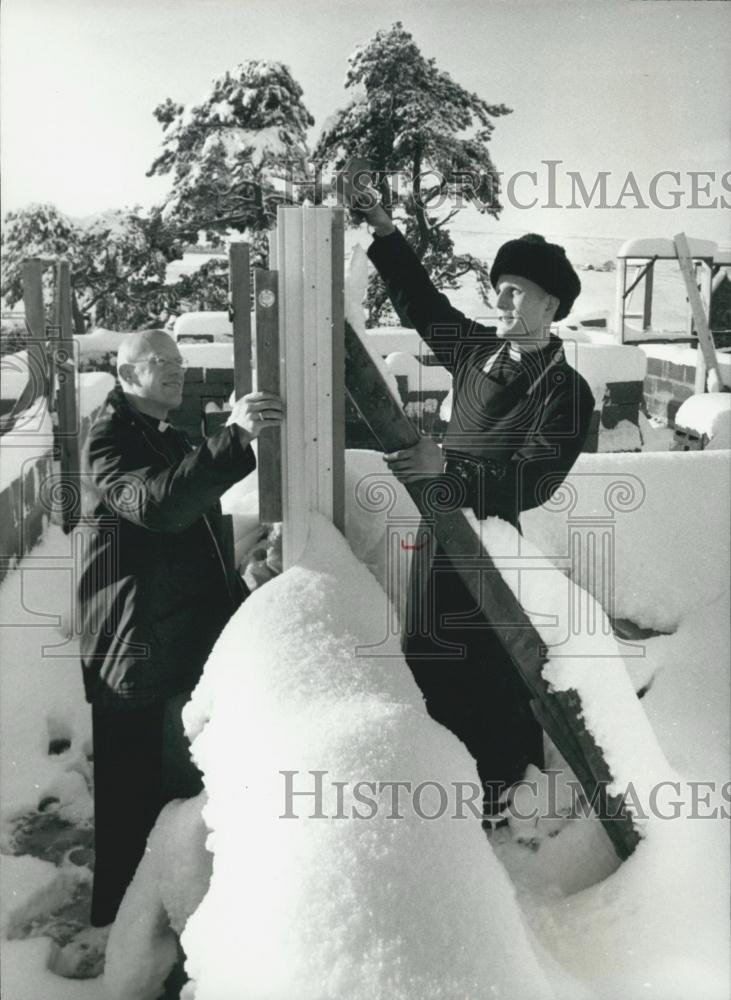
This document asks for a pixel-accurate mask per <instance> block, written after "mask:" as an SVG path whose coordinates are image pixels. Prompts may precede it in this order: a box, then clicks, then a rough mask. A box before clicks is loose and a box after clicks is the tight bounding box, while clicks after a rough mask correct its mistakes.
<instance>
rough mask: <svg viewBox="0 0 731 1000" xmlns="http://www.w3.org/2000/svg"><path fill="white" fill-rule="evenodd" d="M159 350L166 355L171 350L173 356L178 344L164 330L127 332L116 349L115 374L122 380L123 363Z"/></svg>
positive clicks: (146, 356)
mask: <svg viewBox="0 0 731 1000" xmlns="http://www.w3.org/2000/svg"><path fill="white" fill-rule="evenodd" d="M161 351H162V352H163V353H164V354H165V355H166V356H167V355H168V354H169V353H171V352H172V354H173V355H175V356H177V353H178V345H177V344H176V343H175V341H174V340H173V338H172V337H171V336H170V334H169V333H165V331H164V330H137V331H136V332H135V333H128V334H127V336H126V337H125V338H124V340H123V341H122V343H121V344H120V345H119V350H118V351H117V374H118V375H119V377H120V379H122V381H124V377H123V375H122V373H121V371H120V369H121V368H122V366H123V365H128V364H133V363H134V362H135V361H141V360H142V359H143V358H149V357H150V356H151V355H153V354H159V353H160V352H161Z"/></svg>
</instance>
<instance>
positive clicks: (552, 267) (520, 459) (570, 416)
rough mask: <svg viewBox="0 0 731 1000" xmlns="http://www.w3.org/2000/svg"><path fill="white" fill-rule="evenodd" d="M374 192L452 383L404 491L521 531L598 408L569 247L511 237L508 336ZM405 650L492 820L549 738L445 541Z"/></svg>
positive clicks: (391, 275) (503, 276)
mask: <svg viewBox="0 0 731 1000" xmlns="http://www.w3.org/2000/svg"><path fill="white" fill-rule="evenodd" d="M368 193H369V194H370V196H371V198H372V201H371V203H370V204H371V206H372V207H368V202H367V200H364V199H363V198H362V197H361V199H360V200H356V199H351V205H353V206H354V207H355V208H356V210H358V211H359V212H360V213H361V214H362V215H363V216H364V217H365V219H366V220H367V222H368V223H369V225H370V226H372V227H373V229H374V240H373V243H372V244H371V246H370V247H369V249H368V255H369V257H370V259H371V260H372V261H373V263H374V264H375V266H376V268H377V270H378V271H379V273H380V275H381V277H382V278H383V280H384V282H385V285H386V288H387V290H388V293H389V296H390V298H391V302H392V303H393V306H394V308H395V310H396V312H397V313H398V315H399V316H400V317H401V318H402V321H404V322H405V323H406V324H407V325H409V326H411V327H413V328H415V329H416V330H417V331H418V333H419V334H420V336H421V337H422V339H423V340H424V341H425V342H426V343H427V344H428V346H429V347H430V348H431V350H432V351H433V352H434V354H435V355H436V357H437V358H438V360H439V361H440V363H441V364H443V365H444V366H445V367H446V368H447V369H448V370H449V371H450V372H451V374H452V388H453V404H452V413H451V418H450V420H449V425H448V428H447V431H446V433H445V435H444V442H443V447H441V448H440V447H439V445H437V444H436V443H435V442H434V441H433V440H432V439H431V438H429V437H422V439H421V441H420V443H419V444H417V445H415V446H414V447H412V448H408V449H405V450H402V451H399V452H395V453H393V454H390V455H385V456H384V458H385V460H386V462H387V463H388V467H389V469H390V470H391V471H392V472H393V473H394V474H395V475H396V477H397V478H398V479H400V480H402V481H408V480H409V479H410V478H412V477H415V476H429V477H434V478H435V479H439V480H440V481H441V483H442V485H443V486H444V488H445V489H448V490H452V491H453V493H454V498H455V506H457V507H471V508H472V509H473V511H474V513H475V515H476V516H477V517H478V518H486V517H489V516H498V517H501V518H504V519H505V520H507V521H509V522H510V523H511V524H513V525H515V527H516V528H517V529H518V530H520V514H521V512H522V511H524V510H530V509H531V508H533V507H537V506H539V505H540V504H542V503H545V502H546V501H547V500H548V499H549V497H550V496H551V495H552V493H554V492H555V491H556V489H557V488H558V487H559V486H560V484H561V483H562V481H563V480H564V478H565V477H566V474H567V473H568V471H569V469H570V468H571V466H572V465H573V464H574V462H575V460H576V458H577V456H578V454H579V452H580V451H581V448H582V445H583V442H584V440H585V438H586V435H587V432H588V429H589V423H590V420H591V415H592V412H593V409H594V398H593V396H592V394H591V391H590V389H589V386H588V385H587V383H586V381H585V380H584V379H583V378H582V377H581V375H579V374H578V373H577V372H576V371H575V370H574V369H573V368H572V367H571V366H570V365H569V364H568V363H567V361H566V359H565V357H564V352H563V350H562V345H561V341H560V340H559V339H558V338H557V337H556V336H554V335H552V334H551V330H550V325H551V323H552V322H553V321H555V320H559V319H562V318H563V317H565V316H566V315H567V314H568V312H569V311H570V309H571V307H572V305H573V303H574V301H575V299H576V297H577V296H578V294H579V291H580V289H581V285H580V282H579V278H578V276H577V275H576V273H575V271H574V269H573V267H572V266H571V264H570V262H569V260H568V259H567V257H566V254H565V252H564V250H563V248H562V247H560V246H557V245H556V244H553V243H548V242H546V240H545V239H544V238H543V237H542V236H537V235H529V236H524V237H522V238H521V239H516V240H511V241H510V242H508V243H505V244H504V245H503V246H502V247H501V248H500V250H499V251H498V253H497V256H496V257H495V261H494V263H493V266H492V268H491V271H490V280H491V282H492V284H493V287H494V289H495V292H496V294H497V311H498V322H497V328H495V327H487V326H484V325H482V324H480V323H478V322H474V321H471V320H469V319H468V318H467V317H466V316H465V315H464V314H463V313H461V312H460V311H459V310H457V309H455V308H454V307H453V306H452V305H451V304H450V302H449V300H448V299H447V297H446V296H445V295H442V294H441V293H440V292H438V291H437V290H436V289H435V288H434V286H433V285H432V283H431V280H430V279H429V276H428V275H427V272H426V270H425V269H424V267H423V266H422V265H421V263H420V261H419V260H418V258H417V256H416V254H415V253H414V252H413V250H412V249H411V247H410V246H409V244H408V243H407V241H406V240H405V239H404V237H403V236H402V235H401V233H400V232H399V231H398V230H397V229H396V227H395V226H394V225H393V223H392V222H391V219H390V218H389V216H388V215H387V213H386V212H385V210H384V209H383V207H382V206H381V205H380V204H373V203H374V202H376V201H377V195H376V192H375V191H374V190H373V189H372V188H371V189H370V191H369V192H368ZM423 527H424V525H422V528H423ZM420 537H424V536H423V535H422V533H421V532H420ZM487 585H489V583H488V584H487ZM458 617H459V621H458V620H457V618H458ZM402 647H403V650H404V655H405V657H406V660H407V662H408V664H409V667H410V668H411V670H412V673H413V674H414V677H415V679H416V681H417V683H418V684H419V686H420V688H421V690H422V692H423V694H424V697H425V700H426V705H427V708H428V710H429V712H430V714H431V715H432V716H433V717H434V718H435V719H437V720H438V721H440V722H441V723H443V724H444V725H446V726H447V727H448V728H449V729H451V730H452V731H453V732H454V733H455V734H456V735H457V736H458V737H459V738H460V739H461V740H462V741H463V743H465V745H466V746H467V748H468V750H469V751H470V752H471V753H472V755H473V757H474V758H475V760H476V763H477V767H478V772H479V774H480V779H481V781H482V783H483V786H484V788H485V802H484V808H485V813H486V815H490V814H495V813H497V812H498V811H499V808H500V803H499V799H500V798H501V795H502V793H503V792H504V791H505V789H506V788H507V787H509V786H510V785H511V784H513V783H514V782H515V781H517V780H519V779H520V778H521V777H522V775H523V773H524V771H525V768H526V767H527V765H528V764H529V763H533V764H535V765H537V766H538V767H542V766H543V763H544V761H543V739H542V730H541V727H540V726H539V724H538V722H537V721H536V720H535V718H534V717H533V713H532V711H531V709H530V705H529V696H528V690H527V688H526V687H525V685H524V683H523V681H522V679H521V678H520V677H519V676H518V674H517V672H516V671H515V668H514V667H513V665H512V662H511V660H510V658H509V656H508V654H507V652H506V651H505V649H504V647H503V646H502V645H501V643H500V642H499V640H498V638H497V636H496V635H495V633H494V631H493V630H492V628H491V627H490V624H489V622H487V621H486V620H485V619H484V617H483V616H482V613H481V612H480V610H479V609H478V607H477V606H476V603H475V600H474V599H473V597H472V596H471V595H470V593H469V591H468V590H467V588H466V587H465V586H464V584H463V582H462V579H461V578H460V576H459V574H458V573H457V572H456V570H455V569H454V568H453V567H452V565H451V563H450V562H449V560H448V559H447V557H446V556H445V554H444V553H443V552H441V550H440V549H439V547H438V545H437V544H436V542H435V541H434V540H433V536H432V541H431V542H430V543H429V544H428V545H426V546H425V547H424V548H423V549H419V550H416V551H415V552H414V556H413V562H412V570H411V579H410V584H409V599H408V607H407V612H406V616H405V621H404V622H403V629H402Z"/></svg>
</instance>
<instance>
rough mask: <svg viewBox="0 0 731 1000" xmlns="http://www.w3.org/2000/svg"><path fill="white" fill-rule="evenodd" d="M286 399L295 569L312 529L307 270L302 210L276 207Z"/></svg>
mask: <svg viewBox="0 0 731 1000" xmlns="http://www.w3.org/2000/svg"><path fill="white" fill-rule="evenodd" d="M277 237H278V245H277V260H278V261H279V336H280V344H279V348H280V358H281V362H282V366H283V367H282V372H281V382H280V386H281V390H282V391H281V395H282V398H283V400H284V404H285V408H286V417H285V420H284V425H283V432H282V564H283V567H284V569H288V568H289V567H290V566H293V565H294V564H295V563H296V562H297V559H298V558H299V557H300V555H301V554H302V552H303V551H304V548H305V545H306V544H307V536H308V535H309V527H310V517H309V511H310V495H309V494H310V490H309V476H308V469H307V461H308V457H307V454H306V449H305V447H304V442H303V438H304V430H303V429H304V426H305V385H304V382H303V378H302V373H303V372H304V340H305V330H304V323H303V314H302V304H303V267H302V209H301V208H295V207H290V206H286V205H281V206H279V208H278V209H277Z"/></svg>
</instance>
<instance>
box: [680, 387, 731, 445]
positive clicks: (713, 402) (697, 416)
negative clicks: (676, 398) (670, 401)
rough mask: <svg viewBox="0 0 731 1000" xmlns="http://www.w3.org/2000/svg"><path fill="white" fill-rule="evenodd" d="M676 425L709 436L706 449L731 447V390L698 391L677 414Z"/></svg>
mask: <svg viewBox="0 0 731 1000" xmlns="http://www.w3.org/2000/svg"><path fill="white" fill-rule="evenodd" d="M675 426H676V427H678V428H682V429H683V430H690V431H695V432H696V433H697V434H699V435H701V436H704V437H706V438H708V443H707V444H706V449H712V450H718V449H727V448H731V392H706V393H698V394H696V395H695V396H691V397H690V398H689V399H686V400H685V402H684V403H682V405H681V406H680V409H679V410H678V412H677V413H676V414H675Z"/></svg>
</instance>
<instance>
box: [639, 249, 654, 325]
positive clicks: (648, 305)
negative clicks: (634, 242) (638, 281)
mask: <svg viewBox="0 0 731 1000" xmlns="http://www.w3.org/2000/svg"><path fill="white" fill-rule="evenodd" d="M654 279H655V261H654V260H651V261H650V263H649V264H648V266H647V269H646V271H645V298H644V302H643V307H642V329H643V330H649V329H650V327H651V326H652V287H653V285H654V283H655V282H654Z"/></svg>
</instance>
